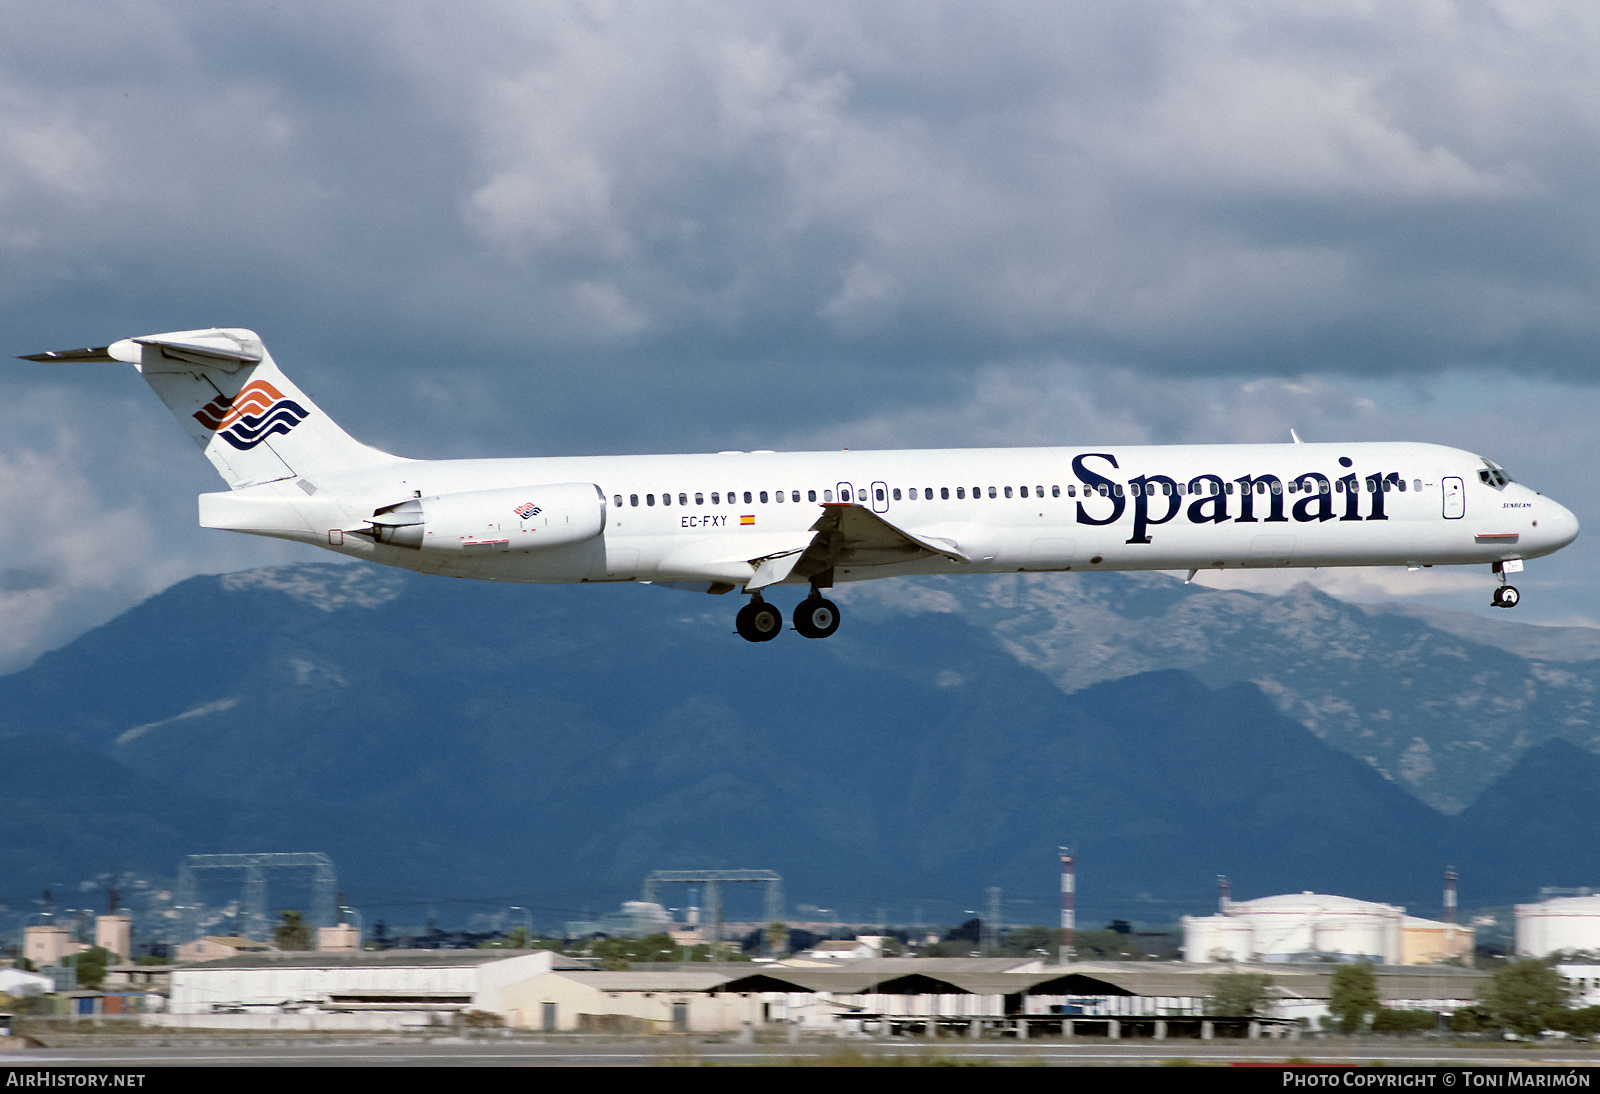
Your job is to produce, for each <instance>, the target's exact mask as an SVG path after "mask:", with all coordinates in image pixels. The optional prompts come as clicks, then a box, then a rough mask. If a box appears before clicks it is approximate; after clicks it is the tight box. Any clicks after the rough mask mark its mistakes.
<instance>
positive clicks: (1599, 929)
mask: <svg viewBox="0 0 1600 1094" xmlns="http://www.w3.org/2000/svg"><path fill="white" fill-rule="evenodd" d="M1516 911H1517V953H1518V954H1519V955H1521V956H1523V957H1544V956H1545V955H1547V954H1552V953H1555V952H1557V951H1559V950H1592V951H1600V896H1571V897H1556V898H1555V899H1553V900H1545V901H1541V902H1540V903H1538V904H1518V905H1517V908H1516Z"/></svg>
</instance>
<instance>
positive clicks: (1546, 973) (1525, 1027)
mask: <svg viewBox="0 0 1600 1094" xmlns="http://www.w3.org/2000/svg"><path fill="white" fill-rule="evenodd" d="M1571 998H1572V989H1571V988H1569V987H1568V986H1567V982H1566V981H1565V980H1563V979H1561V975H1560V974H1559V973H1557V972H1556V970H1554V969H1552V968H1551V967H1550V966H1549V965H1546V964H1545V963H1544V962H1543V961H1537V960H1534V959H1533V958H1528V959H1527V960H1524V961H1513V962H1511V963H1510V964H1508V965H1502V966H1501V967H1500V968H1499V969H1498V970H1496V972H1495V974H1494V979H1493V980H1491V981H1489V986H1488V987H1487V988H1485V989H1484V990H1483V992H1482V993H1481V994H1480V1000H1479V1001H1480V1002H1482V1003H1483V1006H1484V1009H1485V1010H1487V1011H1488V1012H1489V1014H1490V1016H1491V1017H1492V1018H1493V1019H1494V1021H1495V1022H1497V1023H1498V1024H1499V1025H1501V1026H1502V1027H1505V1028H1508V1029H1511V1030H1513V1031H1514V1032H1516V1033H1520V1034H1522V1035H1523V1036H1525V1037H1531V1036H1533V1035H1535V1034H1537V1033H1539V1032H1540V1031H1541V1030H1546V1029H1551V1028H1560V1026H1561V1025H1562V1023H1563V1022H1564V1021H1565V1020H1566V1017H1567V1014H1568V1010H1567V1004H1568V1002H1569V1001H1570V1000H1571Z"/></svg>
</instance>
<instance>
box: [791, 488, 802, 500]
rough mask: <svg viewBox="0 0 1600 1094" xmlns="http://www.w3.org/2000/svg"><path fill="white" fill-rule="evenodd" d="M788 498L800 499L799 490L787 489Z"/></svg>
mask: <svg viewBox="0 0 1600 1094" xmlns="http://www.w3.org/2000/svg"><path fill="white" fill-rule="evenodd" d="M789 500H790V501H799V500H800V491H798V490H791V491H789Z"/></svg>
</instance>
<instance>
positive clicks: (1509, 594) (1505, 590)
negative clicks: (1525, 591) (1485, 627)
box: [1491, 585, 1522, 608]
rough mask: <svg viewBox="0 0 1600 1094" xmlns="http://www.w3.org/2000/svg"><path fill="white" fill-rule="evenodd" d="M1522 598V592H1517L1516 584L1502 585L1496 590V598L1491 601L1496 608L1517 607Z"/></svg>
mask: <svg viewBox="0 0 1600 1094" xmlns="http://www.w3.org/2000/svg"><path fill="white" fill-rule="evenodd" d="M1521 599H1522V594H1521V593H1519V592H1517V587H1516V586H1515V585H1502V586H1500V587H1499V588H1498V589H1496V590H1495V591H1494V600H1493V601H1491V603H1492V604H1493V605H1494V606H1495V607H1496V608H1515V607H1516V606H1517V602H1518V601H1519V600H1521Z"/></svg>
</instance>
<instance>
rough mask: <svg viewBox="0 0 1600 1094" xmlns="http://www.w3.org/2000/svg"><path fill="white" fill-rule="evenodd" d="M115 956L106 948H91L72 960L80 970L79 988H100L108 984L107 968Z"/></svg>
mask: <svg viewBox="0 0 1600 1094" xmlns="http://www.w3.org/2000/svg"><path fill="white" fill-rule="evenodd" d="M112 961H113V954H112V953H111V951H110V950H108V949H106V948H105V947H104V946H91V947H89V948H88V949H87V950H84V951H83V952H82V953H80V954H78V955H77V956H76V957H74V958H73V959H72V963H73V965H75V966H76V967H77V970H78V987H80V988H96V989H98V988H100V987H101V986H103V985H104V984H105V982H106V967H107V966H108V965H110V964H111V963H112Z"/></svg>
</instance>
